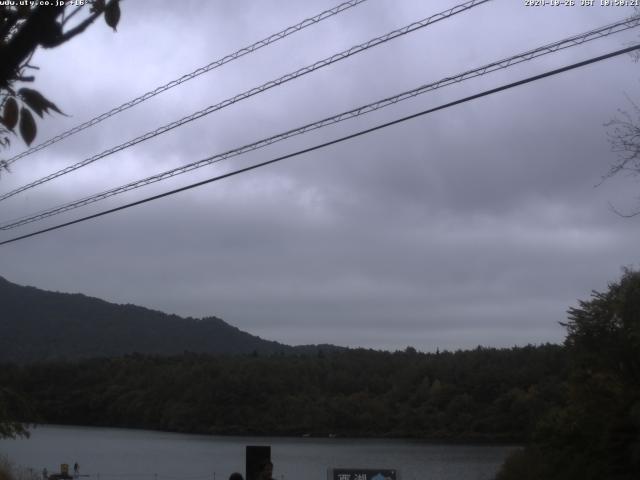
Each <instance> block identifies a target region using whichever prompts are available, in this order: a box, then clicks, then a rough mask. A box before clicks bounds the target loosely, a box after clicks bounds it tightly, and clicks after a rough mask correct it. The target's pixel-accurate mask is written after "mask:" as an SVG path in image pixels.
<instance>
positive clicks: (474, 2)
mask: <svg viewBox="0 0 640 480" xmlns="http://www.w3.org/2000/svg"><path fill="white" fill-rule="evenodd" d="M490 1H492V0H470V1H468V2H465V3H463V4H460V5H457V6H455V7H453V8H450V9H447V10H445V11H443V12H440V13H437V14H435V15H432V16H430V17H428V18H425V19H423V20H420V21H418V22H413V23H411V24H409V25H407V26H405V27H402V28H400V29H397V30H393V31H392V32H389V33H387V34H385V35H382V36H379V37H376V38H373V39H371V40H369V41H367V42H365V43H362V44H360V45H356V46H354V47H351V48H349V49H347V50H344V51H342V52H340V53H336V54H334V55H332V56H330V57H327V58H325V59H324V60H320V61H318V62H315V63H314V64H312V65H309V66H306V67H303V68H301V69H298V70H296V71H295V72H292V73H289V74H287V75H284V76H282V77H279V78H277V79H275V80H271V81H269V82H267V83H264V84H262V85H261V86H259V87H254V88H252V89H250V90H247V91H246V92H243V93H241V94H238V95H236V96H234V97H231V98H228V99H227V100H224V101H222V102H220V103H217V104H215V105H211V106H209V107H207V108H205V109H203V110H200V111H197V112H195V113H193V114H191V115H189V116H187V117H184V118H182V119H180V120H176V121H174V122H171V123H169V124H167V125H164V126H162V127H160V128H158V129H156V130H153V131H150V132H147V133H145V134H143V135H141V136H139V137H137V138H134V139H133V140H129V141H128V142H125V143H122V144H120V145H117V146H115V147H112V148H110V149H108V150H105V151H104V152H102V153H99V154H97V155H94V156H93V157H89V158H87V159H85V160H82V161H80V162H78V163H76V164H74V165H70V166H68V167H66V168H63V169H62V170H58V171H57V172H54V173H52V174H50V175H47V176H45V177H42V178H40V179H39V180H36V181H34V182H31V183H29V184H27V185H23V186H21V187H18V188H16V189H15V190H12V191H10V192H8V193H5V194H2V195H0V201H2V200H6V199H7V198H10V197H13V196H14V195H17V194H18V193H21V192H24V191H25V190H29V189H31V188H34V187H37V186H38V185H42V184H43V183H46V182H49V181H51V180H53V179H55V178H58V177H60V176H62V175H66V174H67V173H70V172H73V171H75V170H78V169H79V168H82V167H85V166H87V165H89V164H91V163H94V162H96V161H97V160H100V159H102V158H104V157H107V156H109V155H112V154H114V153H116V152H120V151H122V150H124V149H126V148H129V147H132V146H134V145H137V144H138V143H141V142H144V141H146V140H149V139H151V138H154V137H156V136H158V135H161V134H163V133H166V132H168V131H170V130H173V129H174V128H177V127H181V126H182V125H184V124H186V123H188V122H191V121H193V120H197V119H199V118H202V117H204V116H205V115H209V114H210V113H213V112H215V111H217V110H221V109H223V108H225V107H228V106H230V105H233V104H234V103H236V102H239V101H241V100H245V99H247V98H249V97H252V96H254V95H257V94H259V93H262V92H264V91H266V90H269V89H271V88H273V87H277V86H279V85H282V84H284V83H286V82H288V81H290V80H293V79H295V78H298V77H301V76H303V75H306V74H308V73H311V72H313V71H315V70H318V69H320V68H323V67H326V66H327V65H331V64H333V63H335V62H338V61H340V60H344V59H345V58H348V57H350V56H352V55H355V54H358V53H361V52H363V51H365V50H368V49H369V48H372V47H376V46H378V45H382V44H383V43H386V42H388V41H390V40H393V39H395V38H398V37H400V36H402V35H406V34H408V33H411V32H415V31H416V30H419V29H421V28H424V27H426V26H428V25H431V24H433V23H436V22H438V21H441V20H444V19H447V18H450V17H452V16H454V15H456V14H458V13H461V12H464V11H467V10H469V9H471V8H473V7H476V6H478V5H482V4H484V3H487V2H490Z"/></svg>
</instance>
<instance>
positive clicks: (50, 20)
mask: <svg viewBox="0 0 640 480" xmlns="http://www.w3.org/2000/svg"><path fill="white" fill-rule="evenodd" d="M45 3H46V5H45ZM56 3H57V4H56ZM58 4H60V5H58ZM87 10H88V14H87V15H85V16H84V18H82V19H80V20H78V19H79V18H80V17H77V16H76V15H77V14H78V13H81V12H85V11H87ZM102 14H104V19H105V22H106V24H107V25H108V26H110V27H111V28H113V29H114V30H115V29H116V26H117V25H118V23H119V21H120V0H110V1H109V2H108V3H106V2H105V1H104V0H88V1H87V2H84V3H83V5H80V6H73V5H72V4H71V3H69V2H2V3H1V4H0V108H1V109H2V115H1V116H0V146H2V147H7V146H8V145H9V144H10V142H9V134H13V133H15V132H14V128H15V127H16V125H18V126H19V133H20V136H21V137H22V139H23V140H24V142H25V143H26V144H27V145H30V144H31V143H32V142H33V140H34V139H35V137H36V135H37V126H36V121H35V118H34V117H33V114H32V112H33V113H36V114H37V115H38V116H39V117H40V118H42V116H43V113H48V111H49V110H53V111H55V112H57V113H60V114H62V112H61V111H60V109H59V108H58V107H57V106H56V105H55V104H54V103H53V102H51V101H50V100H48V99H47V98H45V97H44V95H42V94H41V93H40V92H39V91H37V90H34V89H31V88H24V87H23V88H20V89H18V90H17V91H16V88H15V83H16V82H33V81H34V80H35V77H34V76H32V75H26V71H27V70H29V69H37V68H36V67H34V66H32V65H30V64H29V61H30V59H31V56H32V55H33V53H34V52H35V50H36V49H37V48H38V47H44V48H54V47H57V46H60V45H62V44H63V43H66V42H67V41H69V40H71V39H72V38H74V37H75V36H77V35H79V34H81V33H82V32H84V31H85V30H86V29H87V27H88V26H89V25H91V24H92V23H93V22H94V21H95V20H96V19H97V18H98V17H99V16H100V15H102ZM72 19H73V20H72ZM74 22H75V23H74ZM72 24H73V25H72ZM18 102H21V103H22V106H19V105H18ZM3 168H5V169H6V163H3V162H0V170H1V169H3Z"/></svg>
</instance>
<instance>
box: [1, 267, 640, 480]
mask: <svg viewBox="0 0 640 480" xmlns="http://www.w3.org/2000/svg"><path fill="white" fill-rule="evenodd" d="M564 326H565V327H566V329H567V336H566V339H565V342H564V345H562V346H560V345H540V346H527V347H514V348H511V349H494V348H481V347H478V348H476V349H475V350H468V351H456V352H446V351H445V352H436V353H420V352H417V351H416V350H415V349H413V348H411V347H408V348H407V349H406V350H404V351H401V352H395V353H391V352H380V351H373V350H364V349H355V350H347V349H331V350H329V351H324V350H322V349H320V350H316V351H315V352H314V353H313V354H309V353H306V354H299V353H291V352H287V353H285V352H271V353H268V354H264V353H259V352H257V351H256V352H253V353H251V354H244V355H211V354H202V353H182V354H180V355H175V356H160V355H149V354H133V355H126V356H121V357H113V358H96V359H84V360H75V361H57V362H52V361H49V362H40V363H29V364H20V363H15V362H13V363H5V364H0V386H1V388H0V394H1V395H0V427H1V428H0V436H13V435H15V434H20V433H22V432H21V431H20V428H21V423H20V422H19V420H21V421H27V422H38V423H60V424H75V425H97V426H121V427H136V428H148V429H159V430H170V431H179V432H198V433H216V434H265V435H307V434H309V435H332V434H333V435H340V436H392V437H412V438H423V439H432V440H449V441H512V442H522V443H525V444H526V446H525V448H523V449H520V450H518V451H516V452H515V453H514V454H513V455H511V456H510V457H509V458H508V459H507V461H506V462H505V464H504V466H503V468H502V469H501V471H500V472H499V473H498V477H497V479H498V480H514V479H518V480H539V479H545V480H574V479H575V480H578V479H579V480H591V479H593V480H596V479H597V480H600V479H607V480H635V479H637V472H639V471H640V272H639V271H633V270H625V272H624V274H623V276H622V278H621V279H620V280H619V281H618V282H615V283H612V284H610V285H609V288H608V290H607V291H605V292H593V293H592V296H591V299H589V300H585V301H580V302H579V303H578V306H577V307H573V308H570V309H569V311H568V319H567V322H566V323H565V324H564ZM14 400H15V401H14ZM14 407H15V409H14Z"/></svg>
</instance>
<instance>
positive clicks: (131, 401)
mask: <svg viewBox="0 0 640 480" xmlns="http://www.w3.org/2000/svg"><path fill="white" fill-rule="evenodd" d="M565 373H566V372H565V352H564V349H563V348H562V347H560V346H555V345H545V346H539V347H533V346H530V347H524V348H513V349H505V350H496V349H484V348H478V349H476V350H471V351H458V352H455V353H452V352H442V353H432V354H422V353H417V352H416V351H415V350H413V349H411V348H408V349H407V350H406V351H404V352H396V353H389V352H379V351H372V350H362V349H360V350H350V351H346V352H341V353H340V352H338V353H331V354H324V353H323V352H321V353H319V354H317V355H313V356H281V355H271V356H261V355H258V356H256V355H247V356H234V357H230V356H218V357H215V356H207V355H196V354H184V355H180V356H175V357H171V358H166V357H156V356H143V355H133V356H127V357H124V358H115V359H96V360H90V361H83V362H76V363H47V364H34V365H28V366H21V367H20V366H16V365H4V366H0V384H3V385H7V386H8V387H10V388H11V389H13V390H14V391H16V392H20V393H21V394H23V395H25V396H26V397H27V398H30V399H31V401H32V403H33V404H32V407H33V410H34V411H35V412H36V415H34V416H33V418H25V419H24V420H30V421H40V422H50V423H62V424H75V425H109V426H121V427H137V428H148V429H161V430H172V431H181V432H202V433H222V434H245V433H246V434H269V435H272V434H276V435H278V434H281V435H302V434H307V433H309V434H313V435H328V434H337V435H343V436H395V437H419V438H433V439H436V438H437V439H451V440H463V439H464V440H503V441H511V440H523V439H524V438H526V437H527V435H528V433H529V432H530V431H531V429H532V426H533V425H534V423H535V419H536V418H537V417H538V415H539V414H540V413H541V412H543V411H545V410H546V409H548V408H549V407H550V406H556V405H562V404H563V402H564V401H565V397H566V389H565V383H564V382H565Z"/></svg>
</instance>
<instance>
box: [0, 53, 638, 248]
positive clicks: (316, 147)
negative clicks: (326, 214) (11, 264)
mask: <svg viewBox="0 0 640 480" xmlns="http://www.w3.org/2000/svg"><path fill="white" fill-rule="evenodd" d="M638 49H640V45H634V46H632V47H627V48H623V49H621V50H616V51H614V52H610V53H608V54H605V55H600V56H598V57H592V58H590V59H588V60H584V61H582V62H578V63H573V64H571V65H567V66H565V67H561V68H557V69H555V70H550V71H547V72H545V73H541V74H539V75H534V76H532V77H527V78H525V79H523V80H518V81H517V82H512V83H508V84H506V85H502V86H500V87H496V88H492V89H490V90H485V91H483V92H480V93H477V94H475V95H470V96H468V97H464V98H461V99H459V100H455V101H453V102H449V103H445V104H443V105H439V106H437V107H434V108H430V109H428V110H423V111H421V112H418V113H414V114H413V115H408V116H406V117H402V118H399V119H396V120H392V121H390V122H386V123H383V124H380V125H377V126H375V127H372V128H368V129H366V130H361V131H359V132H356V133H353V134H351V135H345V136H343V137H340V138H337V139H335V140H330V141H328V142H324V143H321V144H318V145H314V146H313V147H308V148H305V149H302V150H298V151H296V152H293V153H289V154H287V155H282V156H280V157H277V158H273V159H271V160H267V161H265V162H261V163H257V164H254V165H251V166H248V167H244V168H240V169H238V170H234V171H232V172H228V173H225V174H223V175H218V176H215V177H212V178H209V179H207V180H203V181H200V182H196V183H192V184H190V185H187V186H184V187H180V188H176V189H175V190H170V191H168V192H164V193H161V194H158V195H154V196H151V197H147V198H144V199H142V200H138V201H136V202H131V203H128V204H126V205H121V206H119V207H116V208H111V209H109V210H104V211H102V212H98V213H95V214H93V215H87V216H86V217H82V218H78V219H76V220H72V221H70V222H65V223H61V224H58V225H54V226H53V227H49V228H44V229H42V230H38V231H36V232H32V233H28V234H26V235H21V236H19V237H14V238H11V239H9V240H4V241H2V242H0V246H2V245H6V244H8V243H12V242H17V241H19V240H24V239H26V238H30V237H33V236H36V235H40V234H42V233H46V232H51V231H53V230H58V229H60V228H64V227H68V226H70V225H74V224H76V223H81V222H84V221H87V220H91V219H94V218H98V217H102V216H104V215H108V214H110V213H114V212H118V211H120V210H125V209H127V208H131V207H135V206H137V205H142V204H143V203H148V202H151V201H154V200H158V199H160V198H163V197H168V196H170V195H174V194H176V193H180V192H184V191H186V190H191V189H192V188H196V187H200V186H202V185H206V184H208V183H212V182H216V181H218V180H222V179H224V178H228V177H233V176H235V175H238V174H240V173H245V172H248V171H250V170H255V169H257V168H260V167H264V166H267V165H271V164H273V163H276V162H280V161H282V160H286V159H288V158H292V157H296V156H298V155H302V154H305V153H309V152H313V151H315V150H319V149H321V148H325V147H328V146H330V145H335V144H337V143H341V142H344V141H346V140H350V139H352V138H356V137H360V136H362V135H366V134H368V133H372V132H375V131H377V130H381V129H383V128H387V127H390V126H392V125H396V124H399V123H402V122H406V121H408V120H412V119H414V118H418V117H421V116H423V115H427V114H429V113H433V112H436V111H438V110H444V109H446V108H450V107H453V106H456V105H460V104H462V103H466V102H469V101H471V100H476V99H478V98H481V97H485V96H487V95H492V94H494V93H498V92H501V91H503V90H508V89H510V88H514V87H517V86H520V85H524V84H527V83H531V82H535V81H538V80H542V79H543V78H546V77H550V76H552V75H558V74H560V73H563V72H567V71H569V70H573V69H576V68H580V67H584V66H586V65H590V64H592V63H596V62H600V61H602V60H606V59H609V58H613V57H616V56H619V55H623V54H625V53H630V52H632V51H635V50H638Z"/></svg>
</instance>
